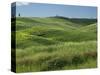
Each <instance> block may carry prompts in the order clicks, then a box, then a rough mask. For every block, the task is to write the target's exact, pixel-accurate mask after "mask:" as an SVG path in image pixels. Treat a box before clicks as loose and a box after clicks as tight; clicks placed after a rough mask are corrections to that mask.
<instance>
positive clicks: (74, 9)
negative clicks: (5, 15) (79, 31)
mask: <svg viewBox="0 0 100 75" xmlns="http://www.w3.org/2000/svg"><path fill="white" fill-rule="evenodd" d="M19 13H20V15H21V16H22V17H51V16H56V15H57V16H63V17H69V18H97V8H96V7H90V6H75V5H60V4H43V3H27V2H17V3H16V16H18V14H19Z"/></svg>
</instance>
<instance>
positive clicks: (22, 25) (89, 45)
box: [16, 17, 97, 72]
mask: <svg viewBox="0 0 100 75" xmlns="http://www.w3.org/2000/svg"><path fill="white" fill-rule="evenodd" d="M85 21H87V19H85ZM79 22H80V23H79ZM87 22H88V21H87ZM87 22H83V21H81V20H80V21H79V20H78V21H76V20H70V19H67V18H62V17H61V18H60V17H46V18H25V17H17V19H16V29H17V30H16V48H17V49H16V62H17V63H16V65H17V69H16V71H17V72H26V71H28V72H30V71H50V70H65V69H78V68H80V69H81V68H95V67H96V55H97V51H96V38H97V34H96V31H97V29H96V23H95V22H94V21H93V20H89V22H88V23H87ZM91 23H92V24H91ZM80 65H81V66H80Z"/></svg>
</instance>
